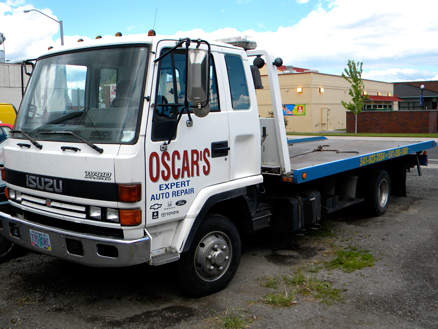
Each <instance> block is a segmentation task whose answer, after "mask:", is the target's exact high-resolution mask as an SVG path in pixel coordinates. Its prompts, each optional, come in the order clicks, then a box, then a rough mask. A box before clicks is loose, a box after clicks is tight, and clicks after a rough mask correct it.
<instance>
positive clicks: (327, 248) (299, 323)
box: [0, 169, 438, 329]
mask: <svg viewBox="0 0 438 329" xmlns="http://www.w3.org/2000/svg"><path fill="white" fill-rule="evenodd" d="M437 201H438V169H424V170H423V176H421V177H418V176H416V171H415V172H414V171H413V172H412V173H409V174H408V197H407V198H392V200H391V204H390V209H389V211H388V212H387V213H386V214H385V215H384V216H381V217H378V218H368V217H365V216H364V215H362V213H363V212H362V211H361V209H360V208H355V209H351V210H350V211H349V212H343V213H338V214H336V216H330V217H328V218H326V219H324V220H323V222H322V224H323V226H324V228H325V229H324V230H321V231H320V232H325V233H327V234H326V235H322V236H318V235H308V236H305V237H297V236H292V235H278V234H272V233H271V232H270V231H269V230H265V231H261V232H258V234H257V235H256V236H254V237H252V238H251V239H248V240H247V241H246V243H245V248H244V254H243V256H242V260H241V264H240V267H239V270H238V272H237V275H236V277H235V278H234V280H233V281H232V282H231V284H230V285H229V286H228V288H227V289H225V290H223V291H221V292H219V293H217V294H215V295H212V296H207V297H203V298H192V297H191V296H189V295H186V294H184V293H183V292H182V291H181V290H179V288H178V287H177V286H176V284H175V282H174V278H173V273H174V267H173V266H171V265H169V266H162V267H157V268H153V267H149V266H145V265H144V266H136V267H131V268H121V269H111V268H110V269H99V268H97V269H96V268H88V267H84V266H79V265H76V264H70V263H65V262H63V261H61V260H57V259H52V258H50V257H47V256H43V255H38V254H33V253H30V252H24V251H23V252H22V253H21V255H20V256H19V257H17V258H15V259H12V260H10V261H9V262H6V263H3V264H0V282H1V283H0V286H1V288H0V328H15V327H16V328H178V329H188V328H191V329H192V328H195V329H196V328H219V327H220V325H221V321H223V320H224V319H227V318H231V315H237V316H238V317H239V318H243V319H244V320H245V321H247V322H246V323H247V326H248V327H249V328H437V327H438V294H437V293H436V291H437V288H438V274H437V273H438V271H437V269H438V260H437V250H438V239H437V233H438V222H437V220H436V219H437V215H436V213H437V211H436V209H435V207H436V205H437ZM328 233H329V234H328ZM347 246H354V247H357V248H359V249H366V250H370V253H371V254H372V255H373V256H374V258H375V264H374V266H372V267H365V268H363V269H360V270H356V271H354V272H352V273H346V272H344V271H341V270H339V269H333V270H327V269H326V268H324V266H321V269H320V270H319V271H318V272H317V273H315V274H309V273H307V272H306V269H309V268H310V267H311V266H315V264H322V262H325V261H328V260H330V259H332V258H333V250H334V249H335V248H342V247H347ZM312 264H313V265H312ZM298 269H302V270H303V272H304V273H306V275H307V274H308V275H315V276H317V277H318V278H321V279H324V280H325V281H327V282H329V283H331V284H332V285H333V288H336V289H339V290H340V292H341V298H342V300H340V301H334V302H333V303H332V304H327V303H321V301H320V300H318V299H315V298H312V297H309V296H305V295H300V294H297V295H295V297H294V302H293V303H291V304H290V306H289V307H272V306H270V305H268V304H267V303H266V302H265V299H266V298H265V296H266V295H267V294H269V293H272V292H275V293H281V292H283V291H285V289H286V290H288V289H289V288H288V287H287V286H284V285H280V286H279V287H278V289H274V288H267V287H263V286H262V284H261V283H262V282H264V281H265V280H266V278H268V277H277V278H280V277H281V276H291V275H292V274H293V273H296V271H297V270H298Z"/></svg>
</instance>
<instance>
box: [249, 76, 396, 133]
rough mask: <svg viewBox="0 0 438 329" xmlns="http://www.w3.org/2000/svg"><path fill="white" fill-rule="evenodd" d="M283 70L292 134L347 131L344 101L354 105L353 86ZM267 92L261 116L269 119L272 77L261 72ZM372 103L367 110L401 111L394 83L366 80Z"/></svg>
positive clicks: (282, 85) (339, 79)
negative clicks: (352, 101) (351, 88)
mask: <svg viewBox="0 0 438 329" xmlns="http://www.w3.org/2000/svg"><path fill="white" fill-rule="evenodd" d="M282 68H284V67H280V70H279V72H278V73H279V74H278V79H279V84H280V91H281V98H282V102H283V113H285V118H286V119H287V122H288V125H287V127H286V131H288V132H321V131H327V130H335V129H346V110H345V108H344V107H343V106H342V104H341V100H343V101H345V102H347V103H348V102H350V101H351V97H350V95H348V91H349V89H350V84H349V83H348V82H347V81H346V80H345V79H344V78H342V77H341V76H337V75H330V74H322V73H318V72H316V71H306V70H303V71H304V72H302V73H283V71H287V70H285V69H282ZM261 74H262V81H263V86H264V89H258V90H257V98H258V106H259V113H260V116H261V117H269V114H268V112H269V111H271V104H270V90H269V83H268V77H267V75H266V74H264V72H263V69H262V70H261ZM363 82H364V84H365V91H366V93H367V94H368V95H369V96H370V99H369V100H367V101H365V102H364V107H365V109H370V110H372V109H374V110H379V109H381V110H389V109H391V110H397V109H398V101H399V99H397V98H396V97H394V96H393V90H394V86H393V84H392V83H386V82H379V81H372V80H363Z"/></svg>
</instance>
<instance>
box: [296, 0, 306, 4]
mask: <svg viewBox="0 0 438 329" xmlns="http://www.w3.org/2000/svg"><path fill="white" fill-rule="evenodd" d="M308 2H309V0H297V3H298V4H305V3H308Z"/></svg>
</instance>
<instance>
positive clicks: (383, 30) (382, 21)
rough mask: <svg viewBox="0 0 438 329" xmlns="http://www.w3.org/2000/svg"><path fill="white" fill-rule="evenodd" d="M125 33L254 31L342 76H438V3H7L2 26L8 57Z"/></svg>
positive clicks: (261, 41) (303, 62)
mask: <svg viewBox="0 0 438 329" xmlns="http://www.w3.org/2000/svg"><path fill="white" fill-rule="evenodd" d="M28 9H36V10H39V11H41V12H43V13H45V14H46V15H48V16H50V17H52V18H53V19H55V20H57V21H59V20H62V22H63V30H64V43H65V44H66V45H67V44H70V43H75V42H77V40H78V39H79V38H82V39H84V40H87V39H94V38H95V37H96V36H97V35H101V36H103V37H105V36H107V35H114V34H115V33H116V32H121V33H122V34H123V35H129V34H147V32H148V31H149V30H150V29H152V28H155V30H156V32H157V35H159V36H162V35H164V36H176V37H178V38H179V37H187V36H189V37H195V38H198V37H201V38H204V39H207V40H215V39H220V38H225V37H235V36H242V35H248V36H251V37H252V38H253V39H254V40H255V41H257V45H258V49H264V50H267V51H268V52H269V53H270V54H273V55H275V56H277V57H281V58H282V59H283V61H284V64H285V65H292V66H295V67H300V68H307V69H312V70H318V71H319V72H320V73H327V74H336V75H341V73H342V72H343V70H344V68H345V67H346V66H347V62H348V60H354V61H356V62H363V74H362V78H364V79H371V80H377V81H385V82H397V81H415V80H438V18H437V16H436V0H416V1H412V0H366V1H363V0H222V1H217V0H202V1H199V0H190V1H183V0H161V1H150V0H128V1H120V0H118V1H115V0H105V1H101V0H87V1H85V0H75V1H66V0H6V1H0V32H2V33H3V34H4V35H5V37H6V41H5V42H4V44H3V45H1V46H0V49H2V48H1V47H4V50H5V53H6V60H9V61H18V60H22V59H28V58H36V57H37V56H38V55H39V54H41V53H43V52H45V51H46V50H47V48H48V47H49V46H53V45H60V31H59V26H60V25H59V24H58V23H57V22H55V21H53V20H51V19H49V18H47V17H45V16H44V15H41V14H40V13H38V12H34V11H33V12H30V13H23V10H28Z"/></svg>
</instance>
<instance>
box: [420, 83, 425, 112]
mask: <svg viewBox="0 0 438 329" xmlns="http://www.w3.org/2000/svg"><path fill="white" fill-rule="evenodd" d="M420 89H421V94H420V106H421V109H422V110H423V109H424V100H423V91H424V85H421V86H420Z"/></svg>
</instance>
